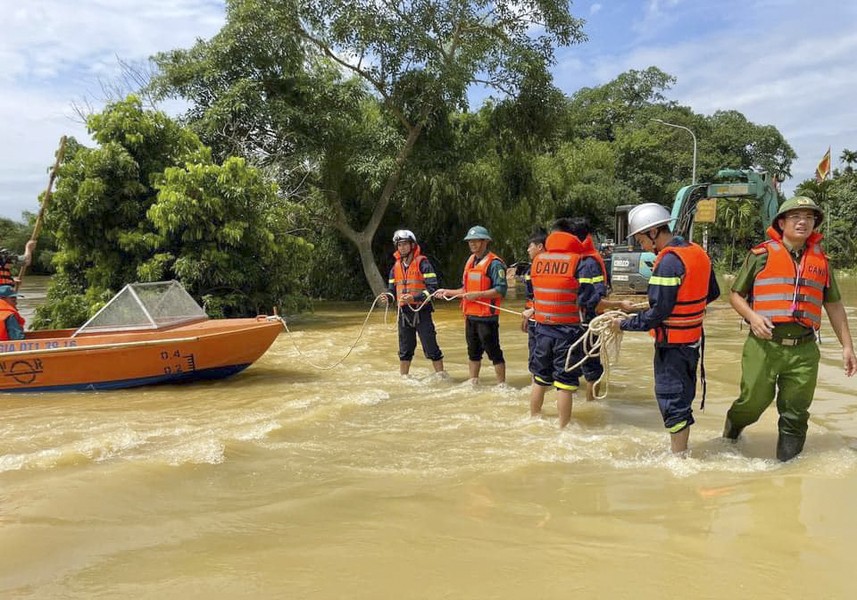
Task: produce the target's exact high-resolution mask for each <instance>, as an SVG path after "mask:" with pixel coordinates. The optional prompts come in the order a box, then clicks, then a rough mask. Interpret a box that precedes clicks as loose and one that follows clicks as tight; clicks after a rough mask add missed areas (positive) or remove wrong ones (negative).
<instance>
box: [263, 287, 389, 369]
mask: <svg viewBox="0 0 857 600" xmlns="http://www.w3.org/2000/svg"><path fill="white" fill-rule="evenodd" d="M386 295H389V296H392V294H390V293H389V292H384V293H383V294H379V295H378V296H376V297H375V301H374V302H372V306H370V307H369V312H368V313H366V318H365V319H363V325H362V326H361V327H360V333H358V334H357V339H356V340H354V343H353V344H351V346H350V347H349V348H348V351H347V352H346V353H345V355H344V356H343V357H342V358H340V359H339V360H338V361H336V362H335V363H333V364H332V365H329V366H323V365H317V364H315V363H314V362H313V361H312V360H310V359H309V358H308V357H307V355H306V354H304V353H303V352H301V349H300V348H298V345H297V344H296V343H295V341H294V339H292V337H291V336H292V332H291V331H290V330H289V326H288V325H286V320H285V319H284V318H282V317H276V318H278V319H279V320H280V323H282V324H283V329H285V330H286V333H288V334H289V341H291V342H292V346H294V348H295V350H297V352H298V354H299V355H300V356H301V358H303V359H304V360H305V361H306V362H307V363H309V365H310V366H311V367H314V368H316V369H318V370H320V371H329V370H330V369H335V368H336V367H338V366H339V365H341V364H342V363H343V362H345V359H346V358H348V356H349V355H350V354H351V353H352V352H353V351H354V348H356V347H357V344H358V342H360V338H361V337H363V332H364V331H366V324H367V323H368V322H369V317H371V316H372V311H373V310H375V306H376V305H377V304H378V302H379V301H380V300H381V298H382V297H383V296H386ZM386 322H387V309H386V308H385V310H384V323H386Z"/></svg>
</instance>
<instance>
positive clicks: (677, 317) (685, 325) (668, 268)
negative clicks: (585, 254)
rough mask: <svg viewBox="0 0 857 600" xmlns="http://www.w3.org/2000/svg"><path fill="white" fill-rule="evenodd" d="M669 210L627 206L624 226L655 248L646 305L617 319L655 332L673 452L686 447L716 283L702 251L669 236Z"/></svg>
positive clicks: (659, 394) (660, 397) (660, 396)
mask: <svg viewBox="0 0 857 600" xmlns="http://www.w3.org/2000/svg"><path fill="white" fill-rule="evenodd" d="M670 221H672V217H671V216H670V213H669V211H667V209H665V208H664V207H663V206H661V205H660V204H655V203H652V202H648V203H645V204H640V205H639V206H635V207H634V208H633V209H631V212H630V213H629V214H628V229H629V230H630V232H631V236H633V237H634V239H636V240H637V242H639V244H640V245H641V246H642V247H643V250H644V251H646V252H652V251H655V252H657V253H658V256H657V258H656V259H655V268H654V271H653V272H652V276H651V278H650V279H649V289H648V295H649V308H648V309H647V310H645V311H643V312H641V313H639V314H636V315H634V316H633V317H630V318H629V319H616V320H615V321H614V326H616V327H619V328H621V329H622V330H623V331H647V330H648V331H651V332H652V334H653V335H654V337H655V357H654V371H655V397H656V398H657V401H658V407H659V408H660V411H661V416H662V417H663V419H664V426H665V427H666V428H667V431H669V433H670V449H671V450H672V451H673V452H674V453H682V452H685V451H686V450H687V442H688V438H689V437H690V426H691V425H692V424H693V423H694V420H693V410H692V407H691V405H692V403H693V399H694V398H695V396H696V370H697V367H698V365H699V349H700V344H701V341H702V337H703V333H702V318H703V315H704V314H705V307H706V305H708V304H709V303H711V302H713V301H714V300H716V299H717V298H718V297H719V296H720V287H719V286H718V285H717V279H716V278H715V276H714V271H713V270H712V268H711V259H709V258H708V254H706V252H705V250H703V249H702V247H700V246H699V245H697V244H694V243H693V242H688V241H686V240H684V239H683V238H681V237H679V236H674V235H673V234H672V231H670V229H669V223H670Z"/></svg>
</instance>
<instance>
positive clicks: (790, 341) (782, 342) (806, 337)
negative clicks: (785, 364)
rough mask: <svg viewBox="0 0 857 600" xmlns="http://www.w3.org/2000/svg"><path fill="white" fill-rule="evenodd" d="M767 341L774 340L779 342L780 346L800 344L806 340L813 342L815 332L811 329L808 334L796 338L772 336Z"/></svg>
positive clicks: (776, 342)
mask: <svg viewBox="0 0 857 600" xmlns="http://www.w3.org/2000/svg"><path fill="white" fill-rule="evenodd" d="M769 341H771V342H774V343H775V344H780V345H781V346H800V345H801V344H806V343H807V342H814V341H815V332H814V331H811V332H809V333H808V334H806V335H803V336H801V337H797V338H772V339H771V340H769Z"/></svg>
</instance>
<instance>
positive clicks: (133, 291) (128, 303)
mask: <svg viewBox="0 0 857 600" xmlns="http://www.w3.org/2000/svg"><path fill="white" fill-rule="evenodd" d="M207 318H208V316H207V315H206V314H205V311H204V310H203V309H202V307H201V306H200V305H199V304H197V303H196V300H194V299H193V297H191V295H190V294H188V293H187V291H186V290H185V289H184V287H182V284H180V283H179V282H178V281H158V282H154V283H129V284H128V285H126V286H125V287H124V288H122V290H121V291H120V292H119V293H118V294H116V295H115V296H113V298H111V299H110V302H108V303H107V304H105V305H104V307H103V308H102V309H101V310H99V311H98V312H97V313H96V314H95V316H94V317H92V318H91V319H90V320H89V321H87V322H86V323H84V324H83V325H82V326H81V327H80V328H79V329H78V330H77V331H75V332H74V334H73V335H79V334H82V333H93V332H98V333H103V332H106V331H127V330H132V329H164V328H166V327H173V326H175V325H180V324H184V323H190V322H194V321H202V320H205V319H207Z"/></svg>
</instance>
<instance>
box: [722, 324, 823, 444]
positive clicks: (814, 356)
mask: <svg viewBox="0 0 857 600" xmlns="http://www.w3.org/2000/svg"><path fill="white" fill-rule="evenodd" d="M820 356H821V354H820V352H819V350H818V345H816V343H815V341H814V340H813V341H809V342H807V343H804V344H799V345H797V346H782V345H780V344H778V343H776V342H773V341H768V340H762V339H759V338H757V337H756V336H754V335H749V336H748V337H747V341H746V342H744V351H743V353H742V355H741V389H740V396H739V397H738V399H737V400H735V402H733V403H732V407H731V408H730V409H729V412H727V413H726V418H727V419H729V421H730V422H731V423H732V425H733V427H735V428H738V429H742V428H744V427H746V426H747V425H750V424H752V423H755V422H756V421H758V420H759V417H761V416H762V413H763V412H765V409H766V408H768V406H770V404H771V402H773V400H774V397H776V399H777V411H778V412H779V413H780V419H779V422H778V423H777V427H778V429H779V432H780V434H783V435H790V436H795V437H799V438H805V437H806V430H807V423H808V421H809V405H810V404H811V403H812V396H813V394H814V393H815V384H816V381H817V380H818V361H819V358H820Z"/></svg>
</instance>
